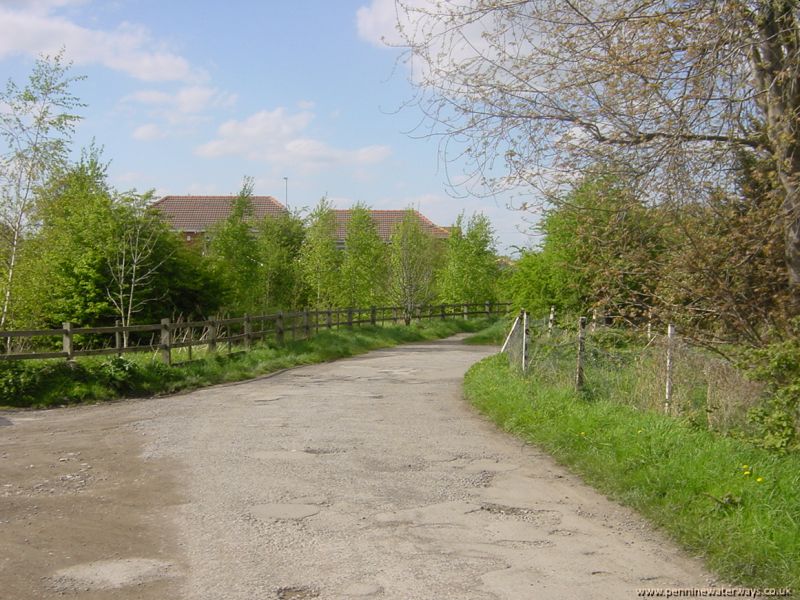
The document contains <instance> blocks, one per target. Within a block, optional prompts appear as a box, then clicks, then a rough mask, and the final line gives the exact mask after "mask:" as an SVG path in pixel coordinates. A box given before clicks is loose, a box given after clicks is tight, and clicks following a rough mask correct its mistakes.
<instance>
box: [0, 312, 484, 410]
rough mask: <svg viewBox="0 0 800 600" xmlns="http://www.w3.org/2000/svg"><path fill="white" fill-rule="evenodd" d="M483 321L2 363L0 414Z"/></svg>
mask: <svg viewBox="0 0 800 600" xmlns="http://www.w3.org/2000/svg"><path fill="white" fill-rule="evenodd" d="M488 323H489V321H487V320H485V319H477V320H463V319H450V320H447V321H429V322H422V323H419V324H413V325H411V326H409V327H406V326H404V325H400V326H388V327H379V326H364V327H359V328H354V329H344V328H343V329H335V330H324V331H321V332H319V333H318V334H316V335H315V336H313V337H311V338H309V339H307V340H297V341H289V342H287V343H286V344H284V345H277V344H275V343H268V344H261V345H257V346H254V348H253V349H252V350H251V351H249V352H241V351H239V352H234V353H231V354H227V353H225V352H224V351H221V352H218V353H215V354H209V353H201V354H197V353H196V354H195V356H199V358H197V359H195V360H192V361H186V362H182V363H178V364H176V365H175V366H172V367H169V366H167V365H165V364H164V363H162V362H161V361H160V359H158V358H157V357H156V356H154V355H143V354H137V355H129V356H130V358H129V357H128V356H125V357H120V358H116V357H115V358H111V359H100V358H94V357H87V358H80V359H78V360H77V361H75V362H73V363H66V362H65V361H60V360H50V361H30V362H26V363H22V362H10V363H0V406H7V407H34V408H44V407H49V406H57V405H65V404H75V403H80V402H99V401H104V400H111V399H116V398H125V397H135V396H138V397H142V396H152V395H158V394H170V393H173V392H177V391H180V390H187V389H194V388H199V387H203V386H207V385H213V384H217V383H225V382H232V381H240V380H243V379H248V378H253V377H258V376H260V375H264V374H267V373H273V372H275V371H278V370H280V369H285V368H288V367H293V366H297V365H305V364H312V363H319V362H325V361H330V360H334V359H336V358H343V357H347V356H353V355H356V354H360V353H363V352H367V351H369V350H373V349H376V348H382V347H388V346H395V345H398V344H402V343H408V342H417V341H423V340H431V339H437V338H443V337H447V336H449V335H453V334H455V333H458V332H476V331H479V330H480V329H482V328H484V327H486V326H487V325H488Z"/></svg>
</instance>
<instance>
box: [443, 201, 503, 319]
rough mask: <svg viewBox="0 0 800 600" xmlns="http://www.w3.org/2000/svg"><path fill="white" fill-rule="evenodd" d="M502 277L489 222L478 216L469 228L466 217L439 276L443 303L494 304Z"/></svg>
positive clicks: (454, 230)
mask: <svg viewBox="0 0 800 600" xmlns="http://www.w3.org/2000/svg"><path fill="white" fill-rule="evenodd" d="M499 275H500V270H499V268H498V265H497V255H496V252H495V248H494V232H493V230H492V225H491V223H490V222H489V219H488V218H487V217H486V216H485V215H481V214H477V213H476V214H474V215H472V217H470V219H469V221H467V222H466V224H465V223H464V215H463V213H462V214H461V215H459V216H458V218H457V219H456V223H455V226H454V227H453V228H452V229H451V230H450V237H449V238H448V240H447V250H446V252H445V263H444V266H443V268H442V270H441V271H440V272H439V286H440V291H439V295H440V298H441V300H442V301H443V302H445V303H449V304H454V303H457V302H471V303H474V302H485V301H487V300H488V301H494V300H496V299H497V290H496V283H497V280H498V277H499Z"/></svg>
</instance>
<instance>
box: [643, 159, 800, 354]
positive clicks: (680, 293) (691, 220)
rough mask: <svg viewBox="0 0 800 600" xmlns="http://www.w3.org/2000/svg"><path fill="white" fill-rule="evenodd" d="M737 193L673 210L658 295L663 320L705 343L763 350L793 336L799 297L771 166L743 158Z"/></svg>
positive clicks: (725, 193)
mask: <svg viewBox="0 0 800 600" xmlns="http://www.w3.org/2000/svg"><path fill="white" fill-rule="evenodd" d="M741 160H742V164H741V169H740V172H741V176H740V178H739V180H738V182H737V188H736V189H729V190H718V191H717V192H716V193H714V194H712V195H711V196H710V198H709V199H708V200H707V201H705V202H702V203H700V202H692V203H688V204H687V205H685V206H684V207H683V208H682V209H681V210H680V211H670V213H669V216H670V219H671V221H672V222H673V223H675V224H676V226H674V227H671V228H669V229H667V230H666V232H667V243H668V248H669V251H668V253H667V254H666V255H665V258H664V265H663V268H662V277H661V281H660V283H659V286H658V289H657V295H658V298H657V300H658V304H659V311H660V312H661V313H662V316H663V318H665V319H669V320H671V321H673V322H674V323H676V324H677V325H678V327H680V329H681V331H683V332H684V334H686V335H693V336H694V337H695V338H697V339H700V340H709V339H711V340H715V341H719V340H726V341H745V342H747V343H748V344H750V345H754V346H762V345H764V344H765V343H768V342H769V341H770V339H771V338H774V337H775V336H776V335H777V336H778V337H781V336H783V335H785V334H786V332H788V331H792V327H791V324H790V322H789V321H790V316H791V315H792V314H795V313H796V312H797V299H796V294H794V293H792V290H791V288H790V286H789V284H788V282H787V281H786V278H785V272H784V268H783V261H784V237H783V235H782V234H781V221H780V219H776V218H775V217H774V215H775V214H776V211H778V210H779V205H780V202H781V194H780V192H779V188H780V184H779V183H778V182H777V181H776V174H775V172H774V171H770V169H769V166H768V163H765V162H760V163H759V162H756V161H753V160H752V157H751V156H750V155H743V156H742V158H741Z"/></svg>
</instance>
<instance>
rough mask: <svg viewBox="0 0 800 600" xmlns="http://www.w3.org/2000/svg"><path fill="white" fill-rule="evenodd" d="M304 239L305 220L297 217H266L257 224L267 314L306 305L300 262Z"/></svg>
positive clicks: (291, 215)
mask: <svg viewBox="0 0 800 600" xmlns="http://www.w3.org/2000/svg"><path fill="white" fill-rule="evenodd" d="M304 238H305V229H304V228H303V221H302V220H301V219H300V218H299V217H298V216H297V215H294V214H289V213H286V214H283V215H280V216H278V217H266V218H264V219H263V220H262V221H261V223H259V224H258V226H257V231H256V244H257V248H258V257H259V258H258V260H259V263H260V266H261V274H260V281H261V283H262V297H261V310H262V312H263V313H264V314H266V313H269V312H272V311H274V310H278V309H293V308H299V307H302V306H304V305H305V302H306V290H305V287H304V283H303V279H302V276H301V272H300V267H299V262H298V261H299V256H300V248H301V247H302V245H303V239H304Z"/></svg>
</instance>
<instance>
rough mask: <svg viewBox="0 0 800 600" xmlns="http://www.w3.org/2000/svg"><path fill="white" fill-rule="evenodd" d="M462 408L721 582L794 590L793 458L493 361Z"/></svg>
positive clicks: (474, 372)
mask: <svg viewBox="0 0 800 600" xmlns="http://www.w3.org/2000/svg"><path fill="white" fill-rule="evenodd" d="M465 391H466V394H467V397H468V398H469V399H470V401H471V402H472V403H473V404H474V405H475V406H476V407H478V408H479V409H480V410H481V411H483V412H484V413H486V414H487V415H488V416H490V417H491V418H492V419H493V420H494V421H495V422H496V423H497V424H498V425H499V426H501V427H502V428H504V429H506V430H508V431H510V432H512V433H514V434H516V435H518V436H520V437H522V438H524V439H526V440H528V441H530V442H532V443H534V444H536V445H537V446H539V447H541V448H543V449H545V450H546V451H548V452H549V453H550V454H552V455H553V456H554V457H555V458H556V459H557V460H558V461H560V462H561V463H563V464H565V465H567V466H569V467H570V468H571V469H572V470H573V471H575V472H576V473H578V474H580V475H581V476H582V477H583V478H584V480H585V481H587V482H588V483H590V484H591V485H593V486H594V487H596V488H597V489H599V490H600V491H602V492H604V493H605V494H607V495H608V496H609V497H611V498H614V499H616V500H618V501H620V502H622V503H623V504H626V505H628V506H631V507H633V508H635V509H636V510H638V511H639V512H640V513H641V514H643V515H644V516H646V517H647V518H648V519H650V520H651V521H652V522H654V523H655V524H657V525H658V526H659V527H661V528H662V529H664V530H665V531H667V532H668V533H669V534H670V535H671V536H672V537H674V538H675V539H676V540H677V541H679V542H680V543H681V544H682V545H683V546H684V547H686V548H687V549H688V550H689V551H690V552H691V553H692V554H695V555H700V556H703V557H704V558H705V560H706V563H707V565H708V566H709V568H710V569H712V570H714V571H715V572H717V573H718V574H719V575H720V576H721V577H722V578H723V579H724V580H726V581H727V582H730V583H735V584H739V585H747V586H752V587H773V588H774V587H790V588H793V589H794V590H795V592H796V593H797V592H798V591H800V456H797V455H788V456H778V455H775V454H772V453H770V452H768V451H766V450H761V449H758V448H755V447H752V446H750V445H748V444H746V443H744V442H741V441H738V440H735V439H732V438H726V437H721V436H719V435H716V434H713V433H710V432H708V431H705V430H702V429H698V428H694V427H692V426H691V425H689V424H687V423H685V422H680V421H677V420H674V419H671V418H668V417H665V416H663V415H660V414H657V413H651V412H645V411H641V410H637V409H636V408H634V407H631V406H626V405H624V404H620V403H617V402H614V401H613V400H609V399H602V398H594V399H593V400H587V399H586V397H578V396H577V395H576V394H575V393H574V392H573V391H572V389H571V388H569V387H568V386H563V385H556V384H547V383H537V382H535V381H530V380H525V379H523V378H521V377H520V376H519V375H518V374H517V373H516V372H514V371H513V370H511V369H510V368H509V367H508V365H507V362H506V360H505V357H504V356H501V355H498V356H494V357H491V358H489V359H486V360H484V361H482V362H480V363H478V364H477V365H475V366H474V367H473V368H472V369H471V370H470V371H469V372H468V374H467V377H466V381H465Z"/></svg>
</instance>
